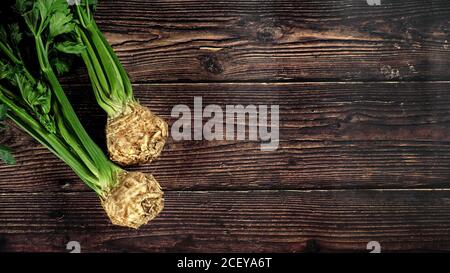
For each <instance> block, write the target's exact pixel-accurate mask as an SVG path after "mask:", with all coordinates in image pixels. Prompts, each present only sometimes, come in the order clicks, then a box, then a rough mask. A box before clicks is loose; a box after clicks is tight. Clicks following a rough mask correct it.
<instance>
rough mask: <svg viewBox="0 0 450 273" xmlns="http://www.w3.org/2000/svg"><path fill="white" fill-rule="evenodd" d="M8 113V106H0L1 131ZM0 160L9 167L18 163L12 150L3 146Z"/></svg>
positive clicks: (0, 150) (0, 148)
mask: <svg viewBox="0 0 450 273" xmlns="http://www.w3.org/2000/svg"><path fill="white" fill-rule="evenodd" d="M6 111H7V109H6V106H4V105H3V104H0V129H3V127H4V125H3V123H2V121H3V120H4V119H5V117H6ZM0 160H1V161H4V162H5V163H6V164H9V165H12V164H15V163H16V161H15V160H14V157H13V156H12V154H11V150H10V149H9V148H7V147H5V146H3V145H0Z"/></svg>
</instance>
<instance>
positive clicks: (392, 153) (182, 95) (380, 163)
mask: <svg viewBox="0 0 450 273" xmlns="http://www.w3.org/2000/svg"><path fill="white" fill-rule="evenodd" d="M449 88H450V83H346V84H341V83H304V84H293V83H286V84H155V85H135V93H136V97H138V98H139V99H140V101H141V103H142V104H144V105H147V106H149V107H150V108H151V109H153V110H154V111H155V112H156V113H158V114H160V115H162V116H163V117H164V118H166V119H167V120H168V121H169V123H170V124H171V123H173V121H174V120H176V119H177V118H173V117H171V110H172V108H173V107H174V106H175V105H177V104H186V105H188V106H190V107H191V109H192V110H193V100H194V97H195V96H202V98H203V103H204V105H207V104H217V105H220V106H222V107H223V108H225V105H235V104H242V105H250V104H253V105H273V104H275V105H279V106H280V126H281V128H280V146H279V149H278V150H276V151H272V152H263V151H261V150H260V148H261V146H260V145H261V143H260V142H259V141H225V140H224V141H206V140H204V141H173V140H172V139H170V140H169V143H168V144H167V146H166V148H165V151H164V153H163V156H162V157H161V159H160V160H158V161H157V162H155V163H153V164H147V165H144V166H141V167H134V168H130V169H131V170H140V171H145V172H151V173H154V175H155V176H156V177H157V179H158V180H159V181H160V183H161V184H162V185H163V187H164V188H166V189H167V190H211V189H214V190H221V189H222V190H223V189H228V190H231V189H241V190H243V189H352V188H353V189H354V188H411V187H412V188H442V187H445V188H448V181H449V179H450V134H449V133H448V132H449V126H450V94H449V93H448V89H449ZM84 89H86V88H84V87H82V86H79V87H77V88H75V87H73V90H72V96H71V99H72V101H73V102H74V104H75V105H76V107H77V109H78V112H79V114H80V116H81V117H82V121H83V123H85V124H86V125H87V127H88V129H89V131H90V132H91V134H92V135H93V136H95V139H96V141H98V143H100V144H103V143H104V139H103V135H104V133H103V126H101V125H99V124H104V122H105V116H104V115H103V113H102V112H101V111H100V109H99V108H98V107H97V106H96V105H95V102H94V101H93V99H92V96H86V95H84V94H85V93H84V92H88V90H84ZM177 117H178V116H177ZM4 142H5V143H6V144H10V146H12V147H13V148H14V150H15V151H16V156H17V159H18V165H17V166H11V167H9V166H0V190H2V191H31V192H37V191H48V190H50V191H59V190H63V191H79V190H86V187H85V186H84V185H83V184H82V183H81V182H80V181H79V179H77V178H76V176H75V175H73V174H72V172H71V170H70V169H68V168H67V167H65V166H64V164H63V163H62V162H60V160H58V159H57V158H56V157H54V156H53V155H51V154H50V153H49V152H47V151H46V150H45V149H44V148H43V147H41V146H40V145H38V144H37V143H36V142H34V141H32V140H31V138H29V137H27V136H25V135H24V134H22V133H20V132H18V131H17V130H15V131H10V133H9V135H8V136H7V137H6V140H5V141H4Z"/></svg>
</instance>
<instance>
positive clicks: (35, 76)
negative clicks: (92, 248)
mask: <svg viewBox="0 0 450 273" xmlns="http://www.w3.org/2000/svg"><path fill="white" fill-rule="evenodd" d="M15 9H16V10H17V12H18V13H19V14H20V16H19V18H20V22H18V23H16V24H12V25H5V26H3V25H2V26H1V28H0V104H2V105H4V106H2V108H0V110H1V109H4V107H5V106H6V107H7V108H8V111H7V112H6V115H7V117H9V118H10V119H11V120H12V121H14V122H15V123H16V124H17V125H18V126H19V127H21V128H22V129H23V130H25V131H26V132H28V134H30V135H31V136H32V137H34V138H35V139H36V140H37V141H39V142H40V143H41V144H42V145H44V146H45V147H47V148H48V149H49V150H50V151H52V152H53V153H54V154H55V155H56V156H58V157H59V158H60V159H61V160H63V161H64V162H65V163H66V164H67V165H69V166H70V167H71V168H72V169H73V171H74V172H75V173H76V174H77V175H78V176H79V177H80V178H81V180H82V181H84V183H85V184H86V185H87V186H89V187H90V188H91V189H92V190H94V191H95V192H96V193H97V195H98V196H99V197H100V200H101V204H102V206H103V208H104V209H105V211H106V213H107V215H108V216H109V218H110V219H111V222H112V223H113V224H116V225H120V226H127V227H132V228H138V227H139V226H141V225H142V224H145V223H147V222H148V221H149V220H151V219H153V218H154V217H155V216H156V215H157V214H158V213H159V212H160V211H161V210H162V208H163V192H162V191H161V187H160V185H159V184H158V182H157V181H156V180H155V179H154V177H153V176H152V175H147V174H144V173H140V172H127V171H125V170H123V169H121V168H120V167H118V166H117V165H115V164H114V163H112V162H111V161H109V159H108V157H107V156H106V155H105V154H104V153H103V151H102V150H101V149H100V148H99V147H98V146H97V145H96V144H95V143H94V141H93V140H92V139H91V137H90V136H89V135H88V133H87V132H86V130H85V129H84V128H83V126H82V125H81V123H80V121H79V119H78V117H77V116H76V114H75V112H74V109H73V108H72V106H71V104H70V103H69V101H68V99H67V97H66V95H65V93H64V90H63V88H62V86H61V85H60V83H59V81H58V79H57V73H58V72H65V71H66V70H67V64H66V63H65V62H64V61H63V59H64V58H63V57H64V54H82V52H83V51H84V50H85V49H84V46H83V45H80V44H79V43H77V41H78V40H79V39H78V38H77V35H78V33H77V32H76V26H75V24H74V22H73V18H72V14H71V13H70V10H69V6H68V4H67V2H66V0H36V1H27V0H18V1H17V2H16V7H15ZM25 34H27V35H25ZM25 37H26V38H27V39H29V41H28V40H27V41H26V42H24V41H23V39H24V38H25ZM23 44H26V45H27V46H28V48H23V47H21V45H23ZM29 45H33V46H32V47H31V49H32V50H25V49H30V47H29ZM2 111H4V110H2Z"/></svg>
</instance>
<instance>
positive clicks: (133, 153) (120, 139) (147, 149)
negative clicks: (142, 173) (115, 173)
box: [106, 103, 168, 166]
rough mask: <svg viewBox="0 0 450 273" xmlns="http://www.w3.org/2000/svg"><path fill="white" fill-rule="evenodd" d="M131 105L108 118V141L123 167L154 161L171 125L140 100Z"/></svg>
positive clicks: (114, 155)
mask: <svg viewBox="0 0 450 273" xmlns="http://www.w3.org/2000/svg"><path fill="white" fill-rule="evenodd" d="M127 108H128V110H126V111H125V112H124V113H122V114H121V115H119V116H118V117H115V118H110V117H109V118H108V122H107V126H106V141H107V146H108V152H109V157H110V159H111V160H113V161H114V162H116V163H118V164H119V165H122V166H129V165H137V164H144V163H147V162H151V161H153V160H155V159H156V158H158V157H159V155H160V154H161V151H162V150H163V148H164V144H165V142H166V139H167V136H168V125H167V123H166V122H165V121H164V120H163V119H161V118H160V117H158V116H157V115H155V114H154V113H153V112H151V111H150V110H149V109H148V108H147V107H145V106H141V105H140V104H138V103H133V104H131V105H129V107H127Z"/></svg>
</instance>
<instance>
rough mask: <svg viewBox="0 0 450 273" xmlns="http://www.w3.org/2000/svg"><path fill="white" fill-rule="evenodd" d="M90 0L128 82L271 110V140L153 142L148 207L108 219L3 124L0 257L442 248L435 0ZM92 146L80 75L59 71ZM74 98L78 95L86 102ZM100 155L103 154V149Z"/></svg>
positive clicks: (445, 131) (445, 234) (445, 75)
mask: <svg viewBox="0 0 450 273" xmlns="http://www.w3.org/2000/svg"><path fill="white" fill-rule="evenodd" d="M366 2H367V1H364V0H305V1H296V0H271V1H262V0H242V1H238V0H230V1H200V0H176V1H172V0H158V1H146V0H127V1H114V0H105V1H101V2H100V4H99V6H98V10H97V13H96V18H97V20H98V23H99V25H100V28H101V29H102V30H104V31H105V34H106V37H107V39H108V40H109V41H110V42H111V43H112V44H113V47H114V49H115V50H116V52H117V53H118V55H119V57H120V59H121V60H122V62H123V64H124V66H125V68H126V69H127V71H128V72H129V74H130V76H131V79H132V81H133V83H135V85H134V86H135V93H136V97H138V98H139V99H140V100H141V102H142V104H144V105H146V106H149V107H150V108H151V109H152V110H154V111H155V112H156V113H158V114H159V115H161V116H163V117H164V118H166V119H167V120H168V121H169V123H170V124H172V123H173V122H174V121H175V120H176V119H175V118H174V117H171V115H170V114H171V110H172V107H173V106H175V105H177V104H186V105H188V106H192V103H193V98H194V97H195V96H202V97H203V102H204V104H205V105H206V104H218V105H220V106H222V107H224V106H225V105H227V104H231V105H236V104H243V105H248V104H253V105H258V104H268V105H274V104H275V105H280V110H281V115H280V121H281V125H280V148H279V149H278V150H276V151H273V152H262V151H260V143H259V142H255V141H180V142H176V141H173V140H169V142H168V144H167V147H166V149H165V151H164V154H163V156H162V158H161V159H160V160H159V161H157V162H155V163H153V164H148V165H145V166H140V167H132V168H129V169H130V170H135V171H144V172H148V173H153V174H154V175H155V177H157V179H158V180H159V182H160V183H161V184H162V186H163V188H164V189H165V191H166V207H165V210H164V211H163V212H162V214H161V216H160V217H158V218H157V219H156V220H154V221H152V222H151V223H150V224H149V225H146V226H145V227H143V228H142V229H140V230H139V231H134V230H128V229H124V228H119V227H114V226H112V225H111V224H110V223H109V222H108V220H107V218H106V216H105V215H104V213H103V212H102V209H101V207H100V205H99V200H98V198H97V197H96V196H95V194H94V193H93V192H90V191H89V190H88V189H87V187H86V186H84V185H83V183H82V182H81V181H80V180H79V179H78V178H77V177H76V176H75V175H74V174H73V173H72V171H71V170H70V169H69V168H68V167H66V166H64V164H63V163H62V162H61V161H60V160H58V159H57V158H56V157H54V156H53V155H51V154H50V153H49V152H48V151H46V150H45V149H44V148H43V147H41V146H40V145H39V144H38V143H36V142H35V141H33V140H32V139H31V138H30V137H28V136H27V135H26V134H24V133H22V132H20V131H19V130H18V129H17V128H12V129H10V130H8V131H7V133H6V136H5V137H3V136H2V139H0V143H2V144H7V145H9V146H12V148H13V150H14V151H15V156H16V157H17V160H18V164H17V165H16V166H4V165H0V252H4V251H39V252H43V251H57V252H66V251H67V250H66V244H67V242H69V241H79V242H80V243H81V247H82V252H97V251H107V252H141V251H162V252H175V251H177V252H179V251H181V252H190V251H193V252H208V251H212V252H218V251H225V252H243V251H249V252H315V251H325V252H335V251H361V252H368V250H367V249H366V245H367V243H368V242H369V241H378V242H380V244H381V247H382V251H383V252H390V251H450V206H449V205H450V204H449V202H450V196H449V194H450V192H449V189H450V187H449V184H448V181H450V134H449V129H450V114H449V113H450V111H449V110H450V93H449V92H448V90H449V89H450V76H449V75H450V73H449V71H450V48H449V41H450V20H449V18H450V5H449V2H448V1H447V0H426V1H424V0H397V1H395V0H382V5H381V6H368V5H367V3H366ZM62 81H63V82H65V83H66V84H67V85H66V89H67V90H68V92H69V93H70V99H71V100H72V102H73V104H74V105H75V106H76V109H77V112H78V114H79V116H80V118H81V119H82V122H83V124H85V125H86V127H87V129H88V131H89V132H90V134H91V135H92V136H93V137H94V139H95V141H96V142H97V143H99V144H100V145H102V146H104V145H103V143H104V132H103V125H104V123H105V118H106V117H105V115H104V114H103V113H102V111H101V110H100V109H99V108H98V106H97V105H96V103H95V102H94V100H93V96H92V95H91V94H89V92H90V91H89V89H90V87H89V86H87V85H86V84H87V83H88V80H87V78H86V72H85V71H84V70H83V69H81V68H78V69H77V70H76V72H75V73H71V74H70V75H68V76H65V77H64V79H62ZM88 94H89V95H88ZM103 148H104V147H103Z"/></svg>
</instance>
